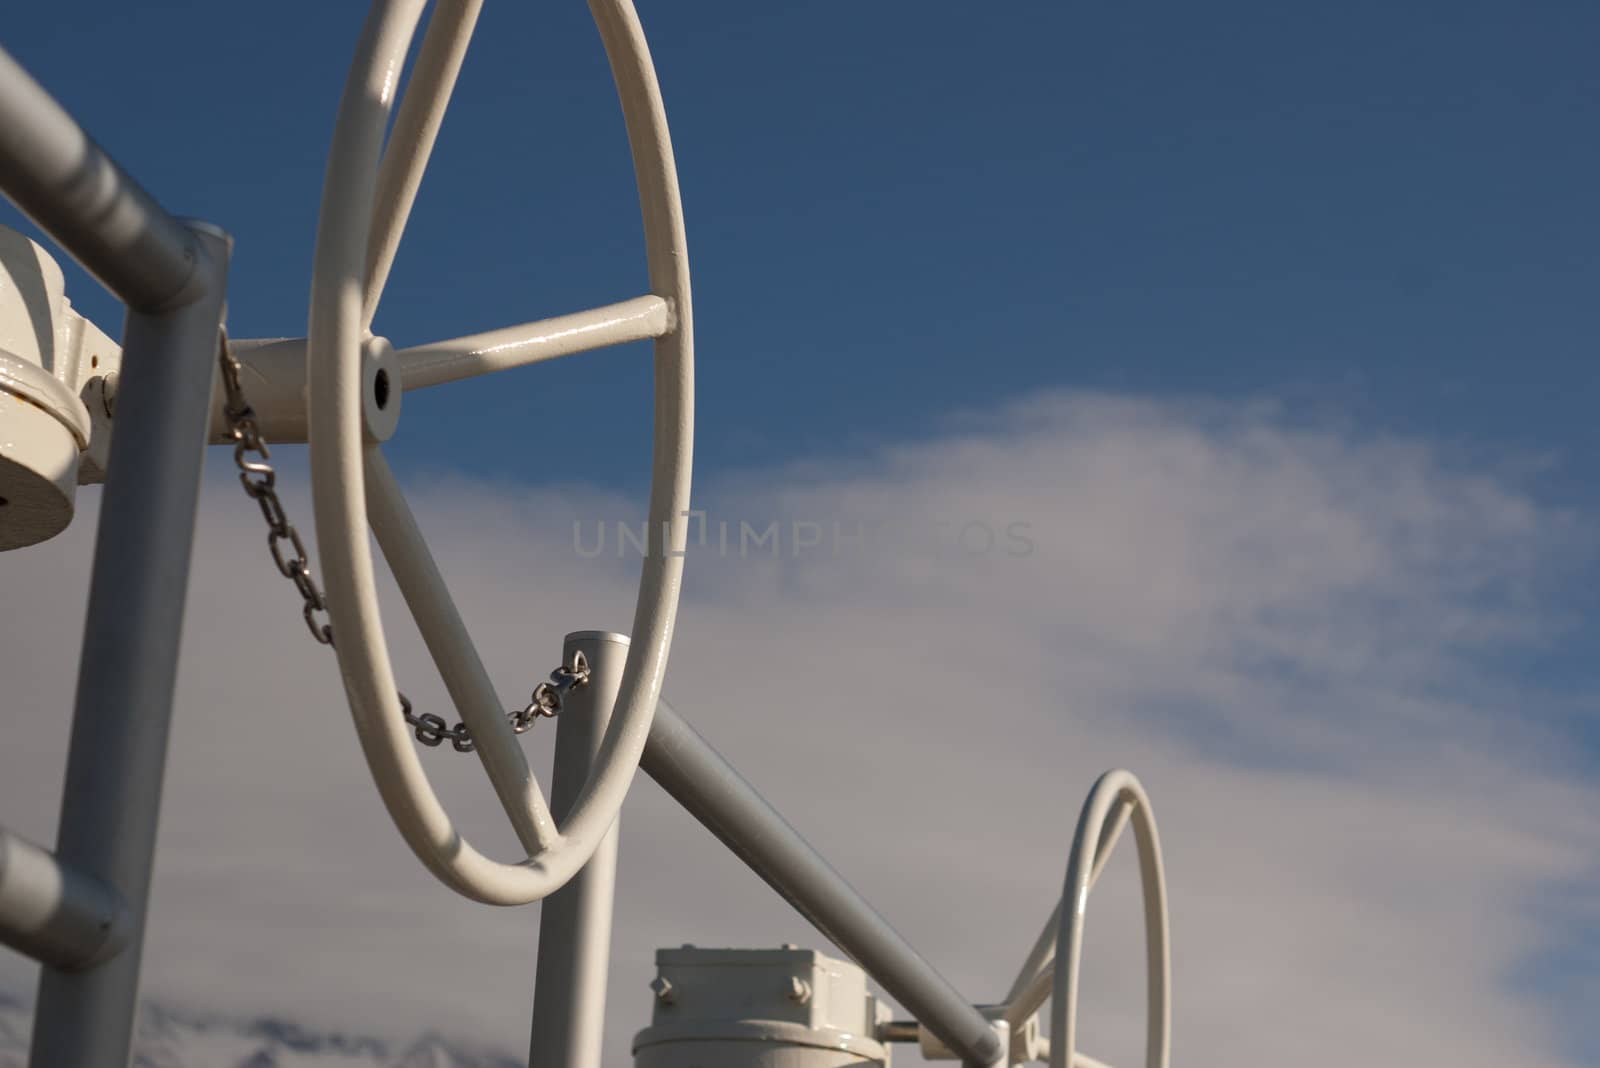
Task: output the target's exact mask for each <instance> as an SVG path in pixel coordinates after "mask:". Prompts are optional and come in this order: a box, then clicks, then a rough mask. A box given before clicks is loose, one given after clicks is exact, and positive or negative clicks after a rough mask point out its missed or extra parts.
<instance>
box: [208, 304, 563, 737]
mask: <svg viewBox="0 0 1600 1068" xmlns="http://www.w3.org/2000/svg"><path fill="white" fill-rule="evenodd" d="M217 363H218V364H219V365H220V367H221V371H222V389H223V393H224V394H225V397H224V401H223V406H222V414H223V415H224V416H225V417H226V418H227V420H228V433H229V435H230V436H231V437H232V438H233V462H234V465H235V466H237V467H238V468H239V483H240V484H241V485H242V486H244V491H245V493H246V494H247V495H248V496H249V497H250V499H251V500H253V501H255V502H256V505H257V506H258V507H259V508H260V509H261V518H263V519H265V520H266V523H267V549H268V551H269V552H271V553H272V562H273V563H274V564H276V565H277V568H278V572H279V574H281V575H283V577H284V578H286V579H289V580H290V581H291V582H293V583H294V587H295V589H297V590H299V591H300V599H301V601H302V602H303V604H302V608H301V615H302V616H304V617H305V621H306V629H308V630H309V631H311V636H312V637H313V638H315V639H316V640H317V641H318V642H320V643H321V644H323V645H326V646H328V647H329V648H332V647H333V624H332V623H330V622H329V621H328V620H327V618H326V616H327V612H328V602H327V599H326V598H325V597H323V595H322V587H320V586H318V585H317V580H316V578H315V577H314V576H313V575H312V574H311V559H310V557H308V556H307V555H306V545H305V542H304V541H303V540H301V538H300V532H299V531H297V530H295V528H294V524H293V523H291V522H289V516H288V513H286V512H285V511H284V510H283V502H282V501H281V500H279V499H278V489H277V486H278V473H277V471H275V470H274V469H273V467H272V464H271V462H270V460H271V457H272V453H271V452H270V451H268V449H267V442H266V439H265V438H263V437H262V436H261V427H260V424H258V423H257V422H256V413H255V409H253V408H251V407H250V404H249V402H248V401H246V400H245V396H244V387H243V386H242V385H241V384H240V381H239V368H240V365H239V361H238V359H237V358H236V357H235V356H234V355H233V351H232V350H231V349H230V348H229V347H228V332H227V331H226V330H224V331H222V333H221V336H220V339H219V342H218V346H217ZM588 681H589V662H588V660H586V659H585V658H584V655H583V654H582V653H576V652H575V653H574V654H573V658H572V663H571V664H563V665H561V666H560V667H558V668H556V669H555V670H554V671H552V672H551V673H550V679H549V681H548V682H541V683H539V685H538V686H535V687H534V689H533V695H532V698H531V699H530V700H529V701H528V703H527V705H525V706H524V707H522V708H520V709H512V710H511V711H509V712H507V713H506V719H507V721H509V722H510V724H511V731H512V733H513V734H525V733H527V732H528V731H529V730H531V729H532V728H533V725H534V724H535V723H536V722H538V721H539V720H540V719H541V718H544V717H547V716H554V715H556V714H558V713H559V712H560V711H561V702H562V699H563V698H564V697H565V696H566V695H567V694H568V693H569V692H570V691H572V690H574V689H576V688H577V687H579V686H583V685H585V684H586V683H587V682H588ZM395 693H396V694H397V695H398V696H399V698H400V714H401V715H402V716H404V717H405V721H406V722H407V723H408V724H410V725H411V727H412V731H413V733H414V734H416V736H417V741H419V742H421V743H422V744H423V745H426V746H438V745H442V744H444V743H445V742H449V743H450V745H451V747H452V748H454V749H455V751H456V752H458V753H470V752H472V751H473V748H474V745H473V741H472V734H471V732H470V731H468V730H467V725H466V724H465V723H457V724H456V725H455V726H454V727H452V726H450V725H449V723H448V722H447V721H446V720H445V719H444V717H443V716H438V715H435V714H434V713H432V712H424V713H422V714H421V715H418V714H417V713H416V712H415V711H413V709H412V707H411V699H410V698H408V697H407V696H406V695H405V694H404V693H401V692H400V691H398V690H396V691H395Z"/></svg>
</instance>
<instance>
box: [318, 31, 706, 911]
mask: <svg viewBox="0 0 1600 1068" xmlns="http://www.w3.org/2000/svg"><path fill="white" fill-rule="evenodd" d="M424 6H425V0H375V2H374V4H373V6H372V10H371V12H370V13H369V14H368V16H367V21H366V25H365V27H364V28H363V30H362V35H361V41H360V44H359V45H358V46H357V50H356V57H355V61H354V64H353V65H352V67H351V71H350V76H349V80H348V81H347V82H346V85H345V90H344V97H343V99H342V101H341V103H340V107H339V117H338V122H337V124H336V126H335V128H334V136H333V145H332V148H331V150H330V153H329V161H328V173H327V179H326V184H325V186H324V189H323V196H322V214H321V219H320V222H319V225H318V231H317V249H316V261H315V268H314V273H313V278H312V295H311V319H310V328H309V331H308V333H309V339H310V340H309V348H308V352H307V382H308V387H309V390H308V391H309V399H308V415H309V425H310V444H311V481H312V490H313V501H314V505H315V511H316V526H317V540H318V543H319V547H320V550H321V553H322V557H323V560H324V565H325V566H324V570H325V575H326V577H325V582H326V586H327V593H326V596H327V606H328V616H329V619H330V620H331V622H332V626H333V631H334V634H335V635H336V636H337V639H338V641H337V645H336V651H337V653H338V657H339V667H340V670H341V672H342V674H343V676H344V683H345V689H346V693H347V696H348V698H349V702H350V707H351V711H352V713H353V715H354V717H355V723H356V730H357V733H358V734H359V736H360V739H361V745H362V749H363V751H364V752H365V754H366V758H367V763H368V765H369V766H370V767H371V769H372V775H373V778H374V779H375V780H376V782H377V786H378V790H379V792H380V793H381V795H382V797H383V800H384V803H385V804H386V805H387V806H388V809H389V812H390V814H391V815H392V816H393V817H394V821H395V823H396V825H397V826H398V827H399V829H400V833H401V834H402V835H403V836H404V837H405V840H406V842H407V843H409V844H410V846H411V848H412V849H413V850H414V851H415V852H416V854H417V856H418V857H419V858H421V860H422V862H423V863H424V864H425V865H427V867H428V868H429V870H431V871H432V872H433V873H434V874H435V875H437V876H438V877H439V878H440V879H441V880H442V881H444V882H445V883H446V884H447V885H449V886H450V887H452V888H453V889H455V890H457V891H459V892H460V893H462V894H464V895H466V896H468V897H471V898H473V899H475V900H478V901H483V902H487V903H490V904H499V905H515V904H523V903H526V902H530V901H535V900H538V899H539V898H542V897H544V896H545V895H547V894H549V893H551V892H553V891H555V890H557V889H559V888H560V887H561V886H562V885H563V884H565V883H566V881H567V880H568V879H570V878H571V877H572V876H573V875H574V874H575V873H576V872H577V871H578V869H580V868H581V867H582V866H583V865H584V863H585V862H586V861H587V860H588V859H589V857H590V855H591V854H592V853H593V852H594V850H595V848H596V846H598V844H599V843H600V840H601V838H602V837H603V836H604V835H605V832H606V831H607V829H608V828H609V827H610V826H611V824H612V822H613V821H614V820H615V818H616V815H617V812H618V810H619V809H620V808H621V805H622V800H623V796H624V795H625V794H626V793H627V790H628V785H629V783H630V782H631V781H632V779H633V774H634V772H635V770H636V769H637V767H638V763H639V756H640V754H641V753H642V751H643V749H644V743H645V737H646V735H647V733H648V732H649V728H650V720H651V717H652V716H653V714H654V711H655V705H656V700H657V698H658V697H659V695H660V691H661V679H662V675H663V674H664V673H665V670H666V664H667V650H668V647H669V645H670V644H671V641H672V628H673V622H674V618H675V616H676V614H677V606H678V591H679V585H680V582H681V578H682V572H683V560H682V558H681V549H682V547H683V546H684V544H685V534H686V531H687V513H688V510H689V469H690V459H691V448H692V444H693V387H694V358H693V331H692V319H691V315H690V300H689V265H688V258H687V252H686V244H685V239H684V229H683V210H682V205H681V203H680V201H679V197H678V180H677V170H676V168H675V165H674V163H673V157H672V144H671V140H670V138H669V136H668V132H667V124H666V114H665V111H664V110H663V108H662V104H661V94H660V90H659V88H658V86H657V84H656V77H655V70H654V67H653V65H652V63H651V60H650V54H649V50H648V48H647V46H646V44H645V39H644V33H643V30H642V29H641V27H640V25H639V20H638V16H637V15H636V13H635V12H634V9H633V5H632V3H630V2H629V0H591V2H590V5H589V6H590V9H591V11H592V13H593V15H594V19H595V22H596V24H597V26H598V27H599V30H600V35H601V38H602V40H603V41H604V44H605V48H606V53H607V55H608V57H609V59H610V62H611V70H612V75H613V77H614V78H615V80H616V84H617V91H618V94H619V96H620V97H621V101H622V110H623V115H624V118H625V120H626V124H627V129H628V139H629V142H630V145H631V147H632V151H633V160H634V169H635V173H636V176H637V180H638V186H639V197H640V202H641V207H642V211H643V216H644V232H645V244H646V253H647V259H648V266H649V277H650V294H649V295H647V296H643V297H637V298H634V299H632V300H628V301H624V302H622V303H620V304H615V305H611V306H609V307H606V308H599V309H594V310H592V311H588V312H580V313H578V314H576V315H570V316H563V317H560V318H558V319H552V320H546V321H543V322H539V323H529V324H525V325H523V326H518V327H510V328H507V329H504V330H497V331H493V332H491V333H488V334H480V335H475V336H473V337H468V338H459V339H456V340H454V341H448V342H441V343H438V344H435V345H426V346H419V347H417V348H414V349H404V350H401V351H398V352H396V351H394V350H393V349H391V348H390V347H389V345H388V343H387V342H386V341H384V340H383V339H382V338H379V337H374V335H373V334H372V331H371V324H372V319H373V313H374V311H375V310H376V308H377V304H378V299H379V297H380V295H381V294H382V290H383V286H384V282H385V281H386V279H387V277H388V274H389V268H390V266H391V264H392V263H393V260H394V254H395V250H396V248H397V246H398V244H399V240H400V234H401V232H402V231H403V230H404V227H405V221H406V218H407V216H408V215H409V213H410V209H411V204H412V201H413V199H414V198H415V196H416V191H417V187H418V185H419V183H420V182H421V177H422V172H423V169H424V168H425V167H426V165H427V160H428V156H429V153H430V151H431V149H432V147H433V141H434V137H435V135H436V134H437V132H438V128H439V123H440V120H441V119H442V117H443V114H444V110H445V107H446V105H447V103H448V101H449V98H450V93H451V90H452V89H453V87H454V84H455V79H456V75H457V73H458V71H459V70H460V66H461V62H462V58H463V56H464V53H465V51H466V46H467V42H468V40H469V39H470V37H471V35H472V28H473V25H474V23H475V22H476V20H477V16H478V10H479V8H480V7H481V0H438V3H437V4H436V6H435V10H434V13H433V15H432V17H431V18H430V20H429V23H428V28H427V32H426V33H425V35H424V37H423V40H422V43H421V45H420V47H419V50H418V53H417V59H416V63H415V66H414V68H413V71H412V75H411V79H410V84H409V86H408V88H407V90H406V94H405V98H404V100H403V101H402V102H401V104H400V108H399V112H398V114H397V115H396V117H395V123H394V130H393V132H392V133H391V135H390V136H389V139H388V143H387V145H385V143H384V128H385V125H386V122H387V119H388V114H389V109H390V107H391V106H392V104H393V103H394V96H395V93H396V86H397V84H398V82H399V77H400V71H401V69H402V66H403V64H404V61H405V57H406V53H407V50H408V49H409V47H410V44H411V40H412V38H413V36H414V35H415V33H416V29H417V26H418V23H419V21H420V19H421V16H422V10H423V7H424ZM647 337H653V338H655V339H656V347H655V441H654V459H653V469H652V479H651V487H650V504H649V524H650V533H651V547H650V551H649V552H648V553H647V554H646V559H645V561H644V565H643V574H642V577H641V580H640V585H639V599H638V603H637V606H636V608H635V612H634V621H633V632H632V639H633V640H632V642H631V644H630V645H629V649H628V659H627V664H626V666H625V668H624V669H623V676H622V683H621V690H620V692H619V694H618V698H617V704H616V710H615V713H614V714H613V716H612V718H611V722H610V725H609V727H608V728H607V731H606V734H605V737H604V740H603V742H602V743H601V747H600V751H599V754H598V756H597V757H596V762H595V766H594V771H593V773H592V774H591V775H590V778H589V781H588V782H587V783H586V784H585V786H584V788H583V791H582V793H581V795H580V796H579V798H578V801H577V803H576V804H575V805H574V807H573V809H572V811H571V814H570V815H569V816H568V818H567V819H566V820H565V821H564V823H563V825H562V826H561V827H559V828H558V827H557V826H556V824H555V822H554V820H553V819H552V818H551V815H550V810H549V806H548V804H547V803H546V801H545V798H544V795H543V793H542V792H541V790H540V788H539V784H538V783H537V781H535V779H534V777H533V774H532V772H531V771H530V770H529V768H528V765H527V761H526V759H525V758H524V756H523V753H522V750H521V748H520V747H519V746H518V745H517V743H516V738H515V735H514V734H513V733H512V730H511V727H510V725H509V724H508V723H507V721H506V719H505V714H504V711H503V709H502V706H501V704H500V702H499V699H498V696H497V694H496V692H495V689H494V687H493V686H492V685H491V683H490V681H489V678H488V675H487V673H486V672H485V670H484V668H483V665H482V663H481V661H480V660H479V658H478V654H477V650H476V649H475V648H474V647H473V644H472V641H471V639H470V637H469V636H468V634H467V631H466V628H465V626H464V625H463V624H462V621H461V618H460V616H459V614H458V613H457V611H456V608H455V605H454V603H453V602H452V600H451V598H450V593H449V590H448V589H447V588H446V586H445V584H444V581H443V579H442V578H441V577H440V575H439V572H438V569H437V568H436V567H435V566H434V562H433V559H432V557H431V555H430V554H429V552H428V548H427V545H426V543H425V542H424V541H423V538H422V535H421V533H420V531H419V530H418V528H417V524H416V522H415V520H414V519H413V518H412V515H411V512H410V509H409V508H408V507H407V505H406V502H405V499H404V498H403V496H402V495H401V493H400V490H399V487H398V484H397V483H396V481H395V478H394V476H393V474H392V473H391V472H390V470H389V467H388V464H387V463H386V462H385V460H384V457H383V452H382V450H381V447H380V446H381V443H382V441H383V440H384V439H386V438H387V437H388V436H389V435H390V434H392V433H393V432H394V428H395V424H396V421H397V418H398V415H399V404H400V396H401V393H402V390H404V389H415V388H420V387H422V386H429V385H435V384H438V383H441V382H447V381H452V380H454V379H458V378H464V377H468V376H471V375H475V374H483V373H487V372H489V371H493V370H497V369H500V368H503V367H509V366H516V365H518V364H523V363H531V362H535V361H537V360H541V359H548V358H551V357H554V356H562V355H567V354H569V353H573V352H579V351H583V350H586V349H593V348H598V347H600V346H602V345H608V344H616V343H619V342H623V341H632V340H640V339H643V338H647ZM396 379H398V381H396ZM369 523H370V524H371V527H372V531H373V533H374V534H376V535H377V540H378V544H379V547H380V548H381V549H382V551H383V554H384V557H385V559H386V560H387V561H388V563H389V566H390V568H391V569H392V571H393V572H394V575H395V578H396V581H397V582H398V583H399V586H400V589H401V591H402V593H403V594H404V596H405V599H406V603H407V605H408V606H409V608H410V610H411V613H412V615H413V616H414V617H415V618H416V621H417V624H418V627H419V628H420V630H421V631H422V635H423V638H424V640H425V641H426V643H427V645H428V650H429V652H430V654H431V655H432V657H433V660H434V663H435V664H436V665H437V666H438V668H439V671H440V674H441V675H442V676H443V678H444V682H445V685H446V687H447V689H448V690H449V692H450V696H451V698H452V699H453V701H454V702H455V704H456V707H457V709H458V710H459V711H460V714H461V717H462V720H463V721H464V722H465V723H466V725H467V727H468V728H469V729H470V730H471V732H472V736H473V740H474V742H475V743H476V751H477V753H478V755H479V757H480V758H481V759H482V761H483V764H484V768H485V770H486V771H487V772H488V774H489V777H490V779H491V781H492V782H493V784H494V787H495V791H496V793H497V794H498V795H499V798H500V801H501V804H502V805H503V806H504V808H505V810H506V812H507V814H508V815H509V816H510V818H511V822H512V824H513V826H514V827H515V829H516V832H517V836H518V838H519V840H520V841H521V843H522V846H523V848H524V849H526V850H527V852H528V857H527V859H526V860H523V861H521V862H517V863H503V862H499V861H495V860H491V859H489V858H488V857H486V856H484V855H483V854H482V853H480V852H478V851H477V850H476V849H474V848H473V847H472V845H471V844H470V843H468V842H467V841H466V839H465V838H463V837H462V836H461V834H460V833H459V832H458V831H457V830H456V828H455V826H454V824H453V823H452V822H451V820H450V817H449V816H448V815H447V814H446V813H445V811H444V809H443V807H442V806H441V805H440V803H439V800H438V797H437V796H436V795H435V794H434V791H433V788H432V786H431V785H430V784H429V782H428V779H427V777H426V775H425V774H424V772H423V768H422V763H421V761H420V759H419V757H418V754H417V750H416V748H415V743H414V741H413V739H412V737H411V734H410V731H409V728H408V727H407V725H406V723H405V721H404V719H403V717H402V713H401V709H400V705H399V701H398V697H397V694H396V688H395V679H394V674H393V671H392V670H391V667H390V663H389V655H388V648H387V645H386V642H385V639H384V634H383V626H382V622H381V620H380V618H379V612H378V599H377V591H376V585H375V581H374V576H373V565H372V554H371V551H370V549H369V546H368V541H367V527H368V524H369Z"/></svg>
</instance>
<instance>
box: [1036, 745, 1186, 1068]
mask: <svg viewBox="0 0 1600 1068" xmlns="http://www.w3.org/2000/svg"><path fill="white" fill-rule="evenodd" d="M1129 822H1132V824H1133V833H1134V839H1135V841H1136V843H1137V845H1138V849H1139V875H1140V882H1141V883H1142V888H1143V896H1144V929H1145V977H1146V978H1145V985H1146V992H1147V1003H1146V1010H1145V1018H1146V1024H1145V1065H1146V1068H1167V1061H1168V1057H1169V1055H1170V1052H1171V1044H1172V982H1171V980H1172V975H1171V972H1172V962H1171V955H1170V952H1169V944H1168V922H1167V879H1166V872H1165V869H1164V868H1163V866H1162V862H1161V839H1160V836H1159V835H1158V834H1157V832H1156V821H1155V814H1154V811H1153V810H1152V808H1151V805H1150V798H1149V796H1148V795H1146V794H1145V792H1144V787H1143V786H1142V785H1140V783H1139V780H1138V778H1137V777H1135V776H1134V775H1133V773H1132V772H1129V771H1123V770H1121V769H1116V770H1112V771H1108V772H1106V773H1105V774H1104V775H1102V776H1100V778H1099V779H1098V780H1097V781H1096V782H1095V784H1094V786H1093V788H1092V789H1090V791H1089V797H1088V799H1087V800H1086V801H1085V802H1084V805H1083V811H1082V813H1081V814H1080V815H1079V817H1078V826H1077V830H1076V832H1075V833H1074V834H1073V839H1072V852H1071V855H1070V857H1069V858H1068V861H1067V877H1066V886H1065V888H1064V889H1063V890H1062V894H1061V900H1060V901H1059V902H1057V903H1056V908H1055V911H1054V912H1052V913H1051V914H1050V918H1049V920H1048V921H1047V922H1046V923H1045V927H1044V930H1042V931H1041V932H1040V933H1039V938H1038V939H1037V940H1036V941H1035V943H1034V946H1033V949H1032V950H1031V951H1030V952H1029V953H1028V956H1027V959H1026V960H1025V961H1024V962H1023V965H1022V968H1021V969H1020V970H1019V971H1018V973H1017V978H1016V980H1015V981H1014V982H1013V983H1012V984H1011V990H1010V992H1009V993H1008V994H1007V995H1006V1001H1005V1019H1006V1021H1007V1022H1008V1023H1009V1024H1010V1025H1011V1031H1012V1033H1013V1034H1019V1033H1021V1029H1022V1028H1023V1027H1024V1026H1025V1025H1026V1024H1027V1021H1028V1020H1029V1019H1030V1018H1031V1017H1032V1016H1033V1015H1034V1014H1035V1013H1036V1012H1038V1011H1039V1007H1040V1006H1041V1005H1043V1004H1044V1002H1045V999H1046V998H1051V996H1052V994H1054V995H1055V996H1054V997H1053V999H1052V1003H1051V1009H1050V1041H1049V1050H1050V1053H1049V1058H1050V1066H1051V1068H1068V1066H1069V1065H1074V1066H1078V1068H1086V1066H1089V1065H1094V1064H1098V1062H1097V1061H1094V1060H1092V1059H1091V1058H1089V1057H1087V1056H1085V1055H1084V1054H1082V1053H1078V1052H1076V1038H1077V1026H1078V968H1079V963H1080V960H1081V958H1082V955H1083V920H1084V911H1085V908H1086V907H1087V905H1088V901H1089V891H1090V890H1091V889H1092V888H1093V887H1094V884H1095V882H1096V881H1097V880H1098V879H1099V878H1100V873H1101V872H1102V871H1103V870H1104V869H1105V866H1106V862H1107V861H1108V860H1110V859H1111V851H1112V850H1113V849H1114V848H1115V847H1116V844H1117V840H1118V839H1119V838H1120V837H1121V835H1122V831H1123V828H1125V827H1126V826H1127V825H1128V823H1129ZM1069 903H1070V906H1069V907H1065V908H1064V907H1063V906H1064V905H1069Z"/></svg>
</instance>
